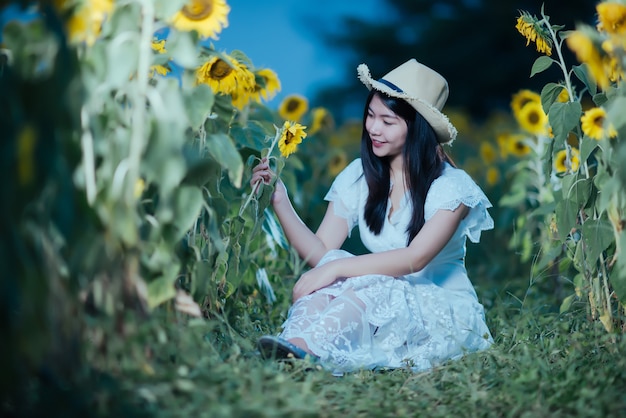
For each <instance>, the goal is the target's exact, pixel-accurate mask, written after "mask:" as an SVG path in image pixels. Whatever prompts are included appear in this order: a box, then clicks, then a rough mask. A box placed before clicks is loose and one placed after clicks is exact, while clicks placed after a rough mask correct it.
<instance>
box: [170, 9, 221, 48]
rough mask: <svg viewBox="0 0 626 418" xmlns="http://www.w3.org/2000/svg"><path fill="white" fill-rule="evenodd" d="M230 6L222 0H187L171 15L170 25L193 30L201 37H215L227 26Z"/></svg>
mask: <svg viewBox="0 0 626 418" xmlns="http://www.w3.org/2000/svg"><path fill="white" fill-rule="evenodd" d="M228 13H230V7H229V6H228V4H226V2H225V1H224V0H189V1H188V2H187V4H186V5H185V6H183V8H182V9H180V10H179V11H178V12H176V14H175V15H174V16H173V17H172V19H171V23H172V25H173V26H174V27H175V28H176V29H178V30H181V31H185V32H189V31H192V30H195V31H196V32H198V34H199V35H200V36H201V37H203V38H213V39H217V38H218V37H217V35H219V33H220V32H222V29H223V28H226V27H228Z"/></svg>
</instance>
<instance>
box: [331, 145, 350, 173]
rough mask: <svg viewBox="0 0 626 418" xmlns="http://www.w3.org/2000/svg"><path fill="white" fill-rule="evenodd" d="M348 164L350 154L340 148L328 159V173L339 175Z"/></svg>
mask: <svg viewBox="0 0 626 418" xmlns="http://www.w3.org/2000/svg"><path fill="white" fill-rule="evenodd" d="M347 165H348V156H347V155H346V153H345V152H343V151H341V150H339V151H337V152H336V153H335V155H333V156H332V157H331V159H330V160H329V161H328V174H329V175H330V176H331V177H335V176H337V174H339V173H341V171H342V170H343V169H344V168H346V166H347Z"/></svg>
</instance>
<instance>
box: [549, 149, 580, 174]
mask: <svg viewBox="0 0 626 418" xmlns="http://www.w3.org/2000/svg"><path fill="white" fill-rule="evenodd" d="M570 150H571V151H570V158H569V159H568V158H567V150H566V149H564V150H561V151H559V152H557V153H556V156H555V157H554V170H555V171H556V172H557V173H565V172H576V171H578V167H579V166H580V153H579V152H578V150H577V149H576V148H570Z"/></svg>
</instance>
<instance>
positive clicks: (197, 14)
mask: <svg viewBox="0 0 626 418" xmlns="http://www.w3.org/2000/svg"><path fill="white" fill-rule="evenodd" d="M181 12H182V14H183V15H185V17H186V18H188V19H189V20H204V19H206V18H207V17H209V16H211V14H212V13H213V0H191V4H187V5H185V6H184V7H183V9H182V10H181Z"/></svg>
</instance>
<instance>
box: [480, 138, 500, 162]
mask: <svg viewBox="0 0 626 418" xmlns="http://www.w3.org/2000/svg"><path fill="white" fill-rule="evenodd" d="M480 157H481V158H482V159H483V162H484V163H485V164H486V165H489V164H491V163H493V162H494V161H495V160H496V157H497V152H496V149H495V147H494V146H493V145H492V144H491V143H490V142H486V141H483V142H482V143H481V144H480Z"/></svg>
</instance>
